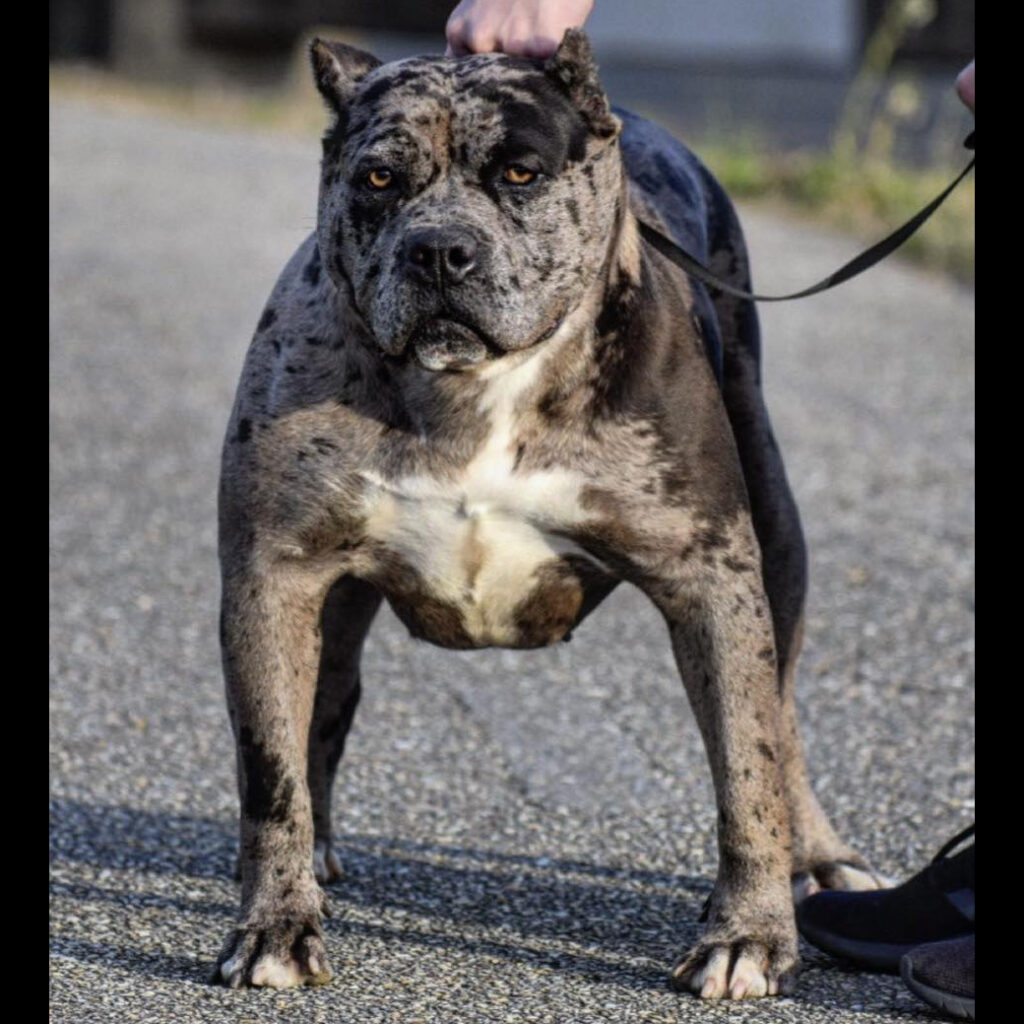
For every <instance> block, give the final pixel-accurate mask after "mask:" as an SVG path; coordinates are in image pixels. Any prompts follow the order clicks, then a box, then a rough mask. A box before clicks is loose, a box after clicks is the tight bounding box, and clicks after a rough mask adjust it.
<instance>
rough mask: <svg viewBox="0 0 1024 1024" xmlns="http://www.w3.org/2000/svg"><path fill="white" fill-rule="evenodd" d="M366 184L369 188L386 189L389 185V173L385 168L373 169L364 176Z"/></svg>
mask: <svg viewBox="0 0 1024 1024" xmlns="http://www.w3.org/2000/svg"><path fill="white" fill-rule="evenodd" d="M366 184H367V185H369V186H370V188H377V189H381V188H387V187H388V185H390V184H391V172H390V171H389V170H388V169H387V168H386V167H375V168H374V169H373V170H372V171H370V173H369V174H368V175H367V176H366Z"/></svg>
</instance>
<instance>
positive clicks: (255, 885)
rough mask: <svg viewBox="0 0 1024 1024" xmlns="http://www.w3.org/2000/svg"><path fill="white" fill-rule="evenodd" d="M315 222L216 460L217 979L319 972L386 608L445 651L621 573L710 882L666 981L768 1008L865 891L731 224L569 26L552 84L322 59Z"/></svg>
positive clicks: (531, 634) (587, 594) (512, 63)
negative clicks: (336, 848) (812, 749)
mask: <svg viewBox="0 0 1024 1024" xmlns="http://www.w3.org/2000/svg"><path fill="white" fill-rule="evenodd" d="M312 60H313V69H314V73H315V77H316V83H317V86H318V88H319V90H320V92H321V93H322V95H323V97H324V99H325V100H326V102H327V104H328V106H329V108H330V111H331V114H332V124H331V126H330V128H329V130H328V131H327V133H326V135H325V137H324V141H323V162H322V167H321V181H320V198H319V209H318V221H317V229H316V232H315V234H314V235H313V236H311V237H310V238H309V239H307V241H306V242H305V243H303V245H301V246H300V248H299V250H298V252H296V253H295V255H294V256H293V257H292V259H291V261H290V262H289V264H288V265H287V267H286V268H285V270H284V272H283V273H282V275H281V277H280V279H279V280H278V282H277V285H276V287H275V288H274V291H273V294H272V295H271V297H270V300H269V302H268V303H267V306H266V309H265V310H264V312H263V316H262V318H261V319H260V321H259V327H258V329H257V331H256V335H255V337H254V339H253V342H252V345H251V347H250V349H249V352H248V356H247V358H246V361H245V368H244V370H243V373H242V379H241V384H240V386H239V389H238V396H237V400H236V403H235V407H234V411H233V413H232V417H231V422H230V425H229V428H228V433H227V439H226V442H225V446H224V459H223V473H222V481H221V492H220V555H221V562H222V569H223V607H222V621H221V633H222V644H223V657H224V671H225V675H226V679H227V693H228V703H229V708H230V715H231V722H232V726H233V729H234V733H235V737H236V739H237V747H238V759H237V761H238V777H239V790H240V795H241V851H240V871H241V880H242V906H241V915H240V920H239V923H238V926H237V928H236V929H235V930H234V931H233V932H232V934H231V935H230V936H229V937H228V940H227V942H226V944H225V946H224V949H223V952H222V953H221V956H220V959H219V961H218V968H217V975H218V977H220V978H221V979H222V980H223V981H224V982H226V983H228V984H230V985H233V986H235V985H242V984H251V985H270V986H288V985H300V984H303V983H319V982H323V981H326V980H327V979H328V978H329V977H330V967H329V965H328V961H327V956H326V952H325V947H324V942H323V936H322V931H321V924H320V917H321V910H322V906H321V900H322V893H321V890H320V885H319V884H318V883H323V882H328V881H330V880H331V879H332V878H333V877H336V876H337V874H338V873H339V871H340V865H339V863H338V860H337V857H336V855H335V854H334V852H333V851H332V849H331V845H330V844H331V786H332V779H333V776H334V773H335V769H336V768H337V765H338V761H339V758H340V757H341V753H342V749H343V747H344V744H345V736H346V733H347V731H348V729H349V727H350V725H351V723H352V717H353V714H354V713H355V710H356V705H357V703H358V700H359V693H360V675H359V660H360V651H361V648H362V645H363V640H364V638H365V636H366V633H367V630H368V629H369V628H370V624H371V622H372V621H373V618H374V614H375V612H376V611H377V609H378V607H379V606H380V603H381V601H382V600H386V601H387V602H388V603H389V604H390V605H391V607H392V608H393V609H394V611H395V612H396V613H397V615H398V616H399V618H400V619H401V620H402V621H403V622H404V623H405V625H406V626H407V627H408V628H409V631H410V632H411V633H412V635H413V636H414V637H418V638H420V639H422V640H427V641H430V642H431V643H435V644H439V645H441V646H442V647H450V648H461V649H465V648H482V647H491V646H502V647H515V648H528V647H540V646H544V645H547V644H553V643H556V642H558V641H559V640H562V639H563V638H565V637H566V636H567V635H568V634H569V633H570V631H571V630H572V629H573V628H574V627H575V626H576V625H577V624H578V623H579V622H580V621H581V620H582V619H583V617H584V616H585V615H587V614H588V613H589V612H591V611H592V610H593V609H594V608H595V607H596V606H597V605H598V604H599V603H600V602H601V600H602V599H603V598H604V597H605V596H606V595H607V594H608V593H609V592H610V591H611V590H612V589H613V588H614V587H615V586H616V584H618V583H619V582H621V581H623V580H625V581H628V582H629V583H632V584H634V585H635V586H637V587H639V588H640V589H641V590H642V591H643V592H644V593H645V594H646V595H647V596H648V597H649V598H650V599H651V601H652V602H653V603H654V605H655V606H656V607H657V609H658V610H659V611H660V612H661V614H662V616H664V619H665V622H666V623H667V625H668V630H669V634H670V636H671V642H672V647H673V650H674V652H675V658H676V661H677V664H678V667H679V672H680V675H681V676H682V680H683V683H684V685H685V687H686V691H687V694H688V695H689V698H690V702H691V704H692V706H693V710H694V713H695V715H696V717H697V721H698V722H699V725H700V729H701V732H702V735H703V738H704V743H705V746H706V748H707V754H708V759H709V761H710V765H711V771H712V774H713V777H714V786H715V793H716V796H717V802H718V809H719V810H718V844H719V850H720V863H719V869H718V878H717V881H716V883H715V887H714V891H713V894H712V896H711V898H710V900H709V904H708V912H707V927H706V930H705V932H704V935H703V937H702V938H701V940H700V941H699V943H698V944H697V945H696V947H695V948H694V949H692V950H690V951H689V952H688V953H687V954H686V956H685V957H684V958H683V959H682V960H681V961H680V962H679V964H678V965H677V966H676V968H675V970H674V971H673V974H672V977H673V979H674V982H675V984H676V985H677V986H678V987H679V988H683V989H689V990H692V991H694V992H697V993H699V994H700V995H702V996H704V997H708V998H715V997H728V998H732V999H740V998H750V997H756V996H763V995H770V994H773V993H776V992H779V991H785V989H786V987H787V986H788V984H789V983H790V981H791V979H792V977H793V974H794V971H795V967H796V963H797V943H796V930H795V927H794V920H793V894H792V889H791V885H792V883H793V881H794V880H795V881H796V883H797V885H798V887H799V888H800V889H801V890H802V891H805V892H806V891H808V890H810V889H813V888H814V887H817V886H831V887H846V888H849V887H869V886H874V885H875V879H874V877H873V875H872V874H871V873H870V871H869V870H868V869H867V867H866V865H865V864H864V862H863V861H862V860H861V859H860V857H858V856H857V854H856V853H854V852H853V851H852V850H851V849H850V848H849V847H847V846H846V845H845V844H844V843H843V842H841V841H840V840H839V838H838V837H837V836H836V834H835V833H834V832H833V830H832V828H831V826H830V825H829V823H828V821H827V820H826V818H825V817H824V815H823V814H822V811H821V809H820V808H819V806H818V804H817V802H816V800H815V798H814V796H813V794H812V792H811V789H810V787H809V785H808V779H807V774H806V771H805V768H804V763H803V758H802V754H801V750H800V741H799V739H798V736H797V725H796V715H795V712H794V707H793V674H794V663H795V660H796V657H797V653H798V650H799V647H800V641H801V623H802V610H803V603H804V592H805V554H804V546H803V539H802V535H801V530H800V523H799V519H798V517H797V511H796V507H795V505H794V503H793V498H792V496H791V494H790V490H789V487H788V485H787V482H786V476H785V473H784V470H783V465H782V460H781V458H780V455H779V450H778V447H777V446H776V443H775V440H774V438H773V436H772V430H771V426H770V424H769V420H768V414H767V412H766V410H765V406H764V402H763V399H762V394H761V388H760V372H759V342H758V327H757V318H756V314H755V311H754V308H753V306H752V305H750V304H746V303H743V302H741V301H737V300H734V299H731V298H728V297H723V296H721V295H714V294H711V295H709V293H708V292H707V291H706V290H705V289H704V287H703V286H702V285H700V284H699V283H697V282H695V281H693V280H690V279H689V278H688V277H687V275H686V274H685V273H683V272H681V271H680V270H678V269H677V268H676V267H674V266H673V265H672V264H671V263H670V262H668V261H667V260H666V259H664V258H663V257H662V256H660V255H659V254H657V253H656V252H654V251H653V250H652V249H650V248H648V247H646V246H645V245H644V244H643V243H642V241H641V239H640V237H639V236H638V232H637V226H636V224H637V222H636V217H637V216H641V217H643V218H644V219H646V220H647V221H649V222H651V223H653V224H655V225H658V226H659V227H660V229H661V230H663V231H664V232H666V233H668V234H669V235H671V236H673V237H675V238H676V239H677V240H678V241H680V242H681V243H682V244H684V245H685V246H687V247H688V248H689V249H690V250H691V251H694V252H696V253H697V254H698V255H700V256H702V257H703V258H704V259H705V260H706V261H707V262H708V263H709V264H710V266H711V267H712V268H713V269H714V270H715V271H716V272H717V273H719V274H720V275H722V276H724V277H725V278H726V279H727V280H728V281H730V282H731V283H733V284H735V285H737V286H740V287H747V286H748V284H749V276H748V268H747V261H746V256H745V250H744V245H743V239H742V236H741V234H740V229H739V225H738V223H737V220H736V217H735V214H734V212H733V209H732V207H731V205H730V203H729V201H728V199H727V198H726V196H725V195H724V194H723V192H722V190H721V188H720V187H719V186H718V185H717V184H716V182H715V181H714V180H713V179H712V178H711V176H710V175H709V174H708V172H707V171H706V170H705V169H704V168H703V167H702V166H701V164H700V163H699V162H698V161H697V160H696V158H695V157H694V156H693V155H692V154H691V153H690V152H689V151H688V150H687V149H686V148H685V147H683V146H682V145H680V144H679V143H678V142H676V141H675V140H674V139H672V138H671V137H670V136H669V135H667V134H666V133H665V132H663V131H661V130H659V129H658V128H655V127H654V126H653V125H651V124H649V123H647V122H646V121H643V120H641V119H639V118H636V117H633V116H631V115H628V114H625V113H622V112H619V113H617V114H616V113H613V111H612V110H611V108H610V107H609V104H608V101H607V98H606V97H605V94H604V92H603V90H602V88H601V86H600V84H599V81H598V78H597V71H596V67H595V64H594V61H593V58H592V55H591V51H590V47H589V44H588V42H587V39H586V37H585V35H584V34H583V33H582V32H579V31H570V32H568V33H567V34H566V36H565V39H564V41H563V42H562V44H561V46H560V48H559V50H558V52H557V53H556V54H555V55H554V56H553V57H552V58H551V59H549V60H547V61H532V60H520V59H513V58H510V57H506V56H501V55H486V56H473V57H469V58H465V59H459V60H454V59H446V58H433V57H429V58H428V57H424V58H414V59H410V60H403V61H399V62H397V63H394V64H387V65H381V64H380V62H379V61H377V60H376V59H375V58H373V57H372V56H370V55H369V54H366V53H363V52H360V51H358V50H355V49H352V48H351V47H348V46H345V45H342V44H338V43H331V42H324V41H320V40H317V41H316V42H314V44H313V46H312Z"/></svg>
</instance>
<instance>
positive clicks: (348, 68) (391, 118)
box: [311, 30, 622, 370]
mask: <svg viewBox="0 0 1024 1024" xmlns="http://www.w3.org/2000/svg"><path fill="white" fill-rule="evenodd" d="M311 52H312V60H313V69H314V74H315V77H316V83H317V87H318V88H319V90H320V92H321V94H322V95H323V97H324V98H325V100H326V101H327V103H328V105H329V107H330V109H331V111H332V113H333V115H334V121H333V123H332V125H331V126H330V127H329V129H328V131H327V133H326V135H325V137H324V144H323V163H322V169H321V182H320V202H319V209H318V222H317V237H318V242H319V246H320V251H321V254H322V256H323V259H324V262H325V264H326V266H327V268H328V272H329V273H330V274H331V276H332V278H333V279H334V280H335V282H336V283H337V284H338V285H339V287H342V288H347V289H349V290H350V295H351V299H352V301H353V303H354V304H355V306H356V309H357V310H358V312H359V314H360V315H361V317H362V319H363V320H364V321H365V323H366V324H367V326H368V328H369V329H370V331H371V332H372V334H373V336H374V338H375V339H376V341H377V343H378V344H379V345H380V347H381V348H382V349H383V350H384V351H385V352H386V353H388V354H389V355H392V356H401V355H403V354H405V353H408V354H409V355H410V356H411V357H412V358H415V359H416V360H417V361H418V362H419V363H420V364H421V365H423V366H425V367H427V368H428V369H432V370H442V369H460V368H464V367H467V366H472V365H475V364H477V363H479V362H482V361H483V360H485V359H487V358H494V357H498V356H500V355H502V354H503V353H505V352H509V351H513V350H516V349H522V348H526V347H529V346H531V345H535V344H537V343H538V342H540V341H542V340H543V339H545V338H546V337H548V336H550V335H551V334H553V333H554V331H555V329H556V328H557V327H558V325H559V323H560V322H561V321H562V319H563V318H564V317H565V316H566V315H567V314H568V313H569V312H570V311H572V310H573V309H574V308H575V307H576V306H577V305H578V304H579V302H580V300H581V299H582V297H583V295H584V294H585V292H586V290H587V288H588V286H589V285H590V284H591V283H592V282H593V281H594V278H595V275H596V274H597V273H598V272H599V270H600V268H601V267H602V265H603V262H604V259H605V256H606V253H607V251H608V246H609V242H610V239H611V237H612V234H613V229H614V224H615V217H616V208H617V204H618V199H619V192H620V187H621V174H622V171H621V162H620V158H619V153H618V147H617V144H616V143H617V138H618V132H619V122H618V120H617V119H616V118H615V117H614V116H613V115H612V113H611V111H610V109H609V106H608V101H607V99H606V97H605V95H604V92H603V90H602V89H601V86H600V83H599V82H598V78H597V69H596V66H595V64H594V60H593V56H592V54H591V50H590V45H589V43H588V41H587V38H586V36H585V35H584V34H583V33H582V32H580V31H577V30H570V31H569V32H567V33H566V36H565V39H564V40H563V41H562V44H561V46H560V47H559V49H558V51H557V52H556V53H555V54H554V56H553V57H551V58H550V59H549V60H547V61H533V60H521V59H516V58H511V57H507V56H503V55H497V54H488V55H478V56H473V57H468V58H462V59H458V60H455V59H449V58H443V57H416V58H411V59H408V60H402V61H397V62H395V63H393V64H386V65H381V64H380V62H379V61H377V60H376V58H374V57H372V56H371V55H370V54H367V53H363V52H362V51H360V50H355V49H353V48H352V47H349V46H346V45H344V44H341V43H332V42H325V41H322V40H315V41H314V42H313V45H312V49H311Z"/></svg>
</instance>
